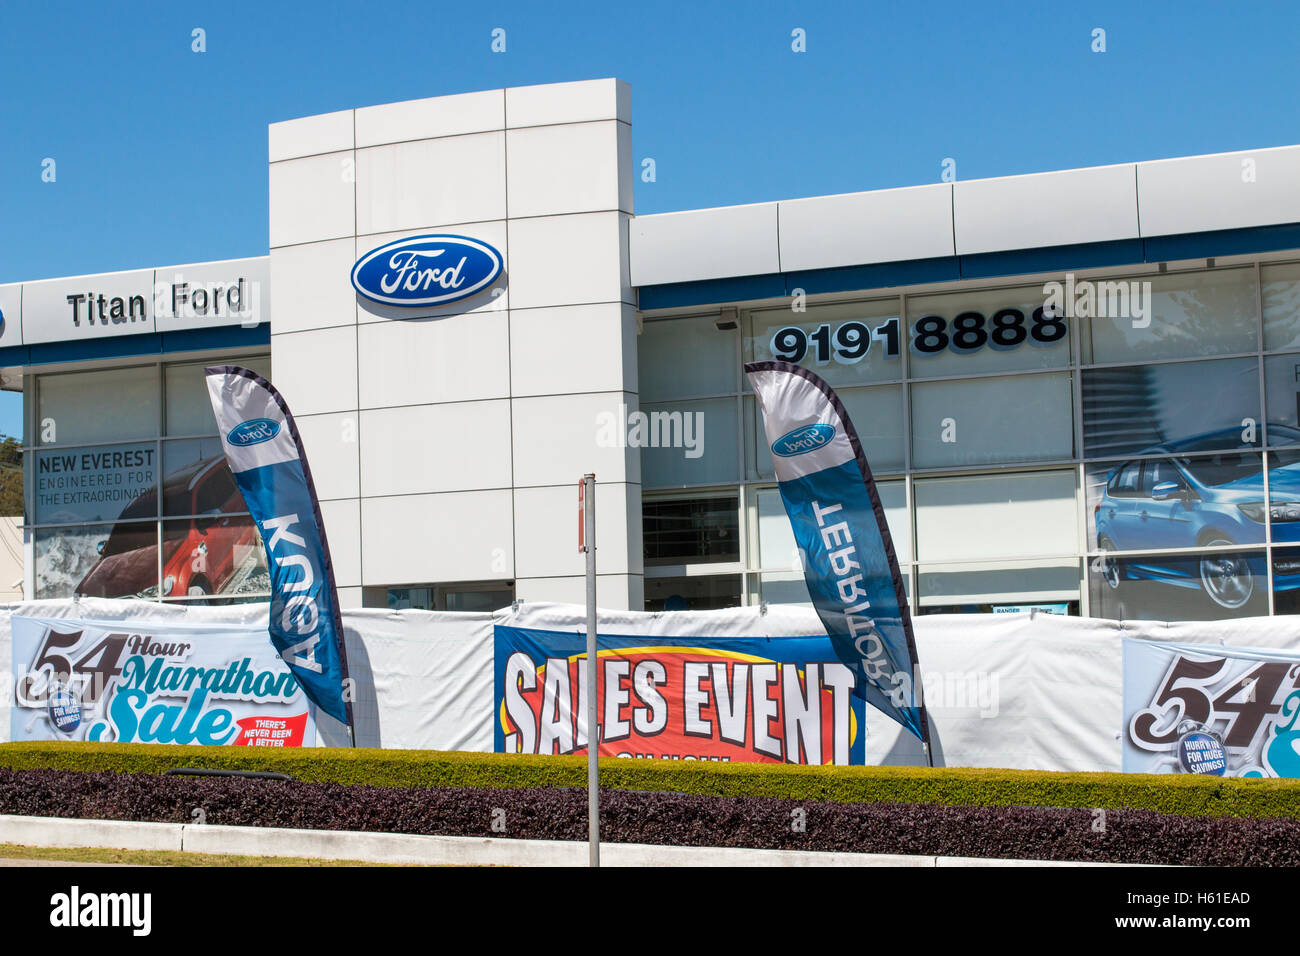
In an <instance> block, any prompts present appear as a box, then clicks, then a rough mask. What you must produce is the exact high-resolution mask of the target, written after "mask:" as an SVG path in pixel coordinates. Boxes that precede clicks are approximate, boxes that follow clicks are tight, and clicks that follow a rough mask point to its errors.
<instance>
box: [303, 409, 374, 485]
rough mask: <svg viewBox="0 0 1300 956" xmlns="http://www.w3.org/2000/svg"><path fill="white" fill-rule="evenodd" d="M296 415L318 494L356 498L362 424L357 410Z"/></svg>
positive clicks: (358, 481) (358, 480) (358, 482)
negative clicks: (329, 413)
mask: <svg viewBox="0 0 1300 956" xmlns="http://www.w3.org/2000/svg"><path fill="white" fill-rule="evenodd" d="M290 411H293V407H292V406H290ZM294 419H295V421H297V423H298V434H299V435H301V436H302V446H303V449H304V451H306V453H307V463H308V464H309V465H310V466H311V474H312V480H313V481H314V482H315V483H316V494H317V495H318V496H319V497H320V498H321V500H325V499H326V498H355V497H356V496H357V494H358V492H359V489H360V487H361V483H360V477H359V476H358V469H359V468H360V462H361V451H360V448H361V439H360V436H361V427H360V420H359V416H358V415H357V413H356V412H355V411H348V412H336V413H335V414H332V415H299V414H298V413H297V412H294Z"/></svg>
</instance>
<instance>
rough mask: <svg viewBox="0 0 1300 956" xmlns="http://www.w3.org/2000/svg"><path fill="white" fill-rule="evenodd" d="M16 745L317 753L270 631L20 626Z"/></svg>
mask: <svg viewBox="0 0 1300 956" xmlns="http://www.w3.org/2000/svg"><path fill="white" fill-rule="evenodd" d="M11 628H12V634H13V675H14V699H13V708H12V710H11V711H10V739H11V740H90V741H105V742H112V741H117V742H121V743H159V744H207V745H219V744H234V745H239V746H255V747H302V746H312V745H314V744H315V740H316V726H315V723H314V721H313V720H312V716H311V712H310V711H309V709H308V706H307V698H306V696H305V695H304V694H303V692H302V688H301V687H300V686H299V684H298V682H297V681H296V680H295V679H294V676H293V674H292V673H290V671H289V669H288V668H287V667H286V666H285V664H284V662H283V661H281V659H280V657H279V655H277V654H276V652H275V649H274V648H273V647H272V646H271V644H270V642H269V641H268V640H267V637H266V632H265V631H252V630H248V629H237V628H222V627H202V628H197V627H185V626H181V625H174V624H162V623H160V624H156V625H155V624H152V623H149V622H139V621H136V622H129V623H128V622H95V621H80V620H73V619H66V618H60V619H51V620H44V619H39V618H28V617H13V618H11Z"/></svg>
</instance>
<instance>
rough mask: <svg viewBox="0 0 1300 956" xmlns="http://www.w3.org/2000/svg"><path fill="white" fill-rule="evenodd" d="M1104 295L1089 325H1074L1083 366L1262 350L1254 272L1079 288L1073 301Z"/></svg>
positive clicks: (1119, 281) (1178, 276)
mask: <svg viewBox="0 0 1300 956" xmlns="http://www.w3.org/2000/svg"><path fill="white" fill-rule="evenodd" d="M1103 288H1104V289H1105V290H1106V296H1105V299H1106V305H1105V306H1102V305H1100V304H1097V305H1095V306H1094V307H1092V308H1091V309H1090V310H1089V311H1090V315H1091V318H1088V319H1086V320H1084V319H1080V320H1079V323H1080V325H1079V328H1080V332H1081V338H1082V341H1083V360H1084V363H1085V364H1092V363H1097V364H1101V363H1112V362H1139V361H1149V360H1155V359H1176V358H1197V357H1203V356H1208V355H1230V354H1233V353H1239V352H1254V351H1256V350H1257V349H1258V348H1259V299H1258V294H1257V291H1256V284H1255V270H1254V269H1253V268H1250V267H1247V268H1242V269H1212V270H1209V271H1202V272H1182V273H1177V274H1173V275H1153V276H1136V277H1132V278H1129V277H1123V278H1117V279H1112V280H1098V281H1095V282H1079V283H1076V285H1075V290H1076V292H1075V295H1076V300H1077V297H1078V296H1079V295H1082V294H1084V291H1085V290H1088V289H1091V290H1092V291H1093V294H1094V297H1097V296H1099V294H1100V293H1101V291H1102V290H1103ZM1112 290H1113V291H1112ZM1095 300H1096V299H1095ZM1102 308H1105V309H1106V312H1105V313H1103V312H1101V309H1102Z"/></svg>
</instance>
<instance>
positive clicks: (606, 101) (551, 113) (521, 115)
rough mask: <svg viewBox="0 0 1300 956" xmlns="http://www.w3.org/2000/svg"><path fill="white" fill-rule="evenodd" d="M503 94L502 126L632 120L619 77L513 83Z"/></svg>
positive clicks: (629, 101)
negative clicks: (503, 124) (516, 84)
mask: <svg viewBox="0 0 1300 956" xmlns="http://www.w3.org/2000/svg"><path fill="white" fill-rule="evenodd" d="M505 93H506V125H507V126H509V127H510V128H515V127H519V126H544V125H549V124H551V123H585V122H589V121H591V120H607V119H616V120H622V121H623V122H625V123H629V122H631V119H632V94H631V87H629V86H628V85H627V84H626V83H624V82H623V81H622V80H615V79H604V80H579V81H578V82H576V83H545V84H541V85H538V86H514V87H510V88H509V89H507V90H506V91H505Z"/></svg>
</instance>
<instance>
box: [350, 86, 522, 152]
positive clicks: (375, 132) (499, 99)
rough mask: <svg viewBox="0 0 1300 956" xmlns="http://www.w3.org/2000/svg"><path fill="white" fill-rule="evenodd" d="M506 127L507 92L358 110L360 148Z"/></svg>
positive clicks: (485, 91)
mask: <svg viewBox="0 0 1300 956" xmlns="http://www.w3.org/2000/svg"><path fill="white" fill-rule="evenodd" d="M504 125H505V91H504V90H484V91H482V92H479V93H461V94H458V95H454V96H434V97H430V98H428V99H423V100H408V101H406V102H403V103H385V104H384V105H382V106H367V107H363V108H361V109H359V110H357V146H358V147H362V146H382V145H384V144H386V143H400V142H405V141H407V140H414V139H435V138H437V137H439V136H460V135H463V134H465V133H484V132H487V131H488V130H495V129H501V128H502V127H503V126H504Z"/></svg>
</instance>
